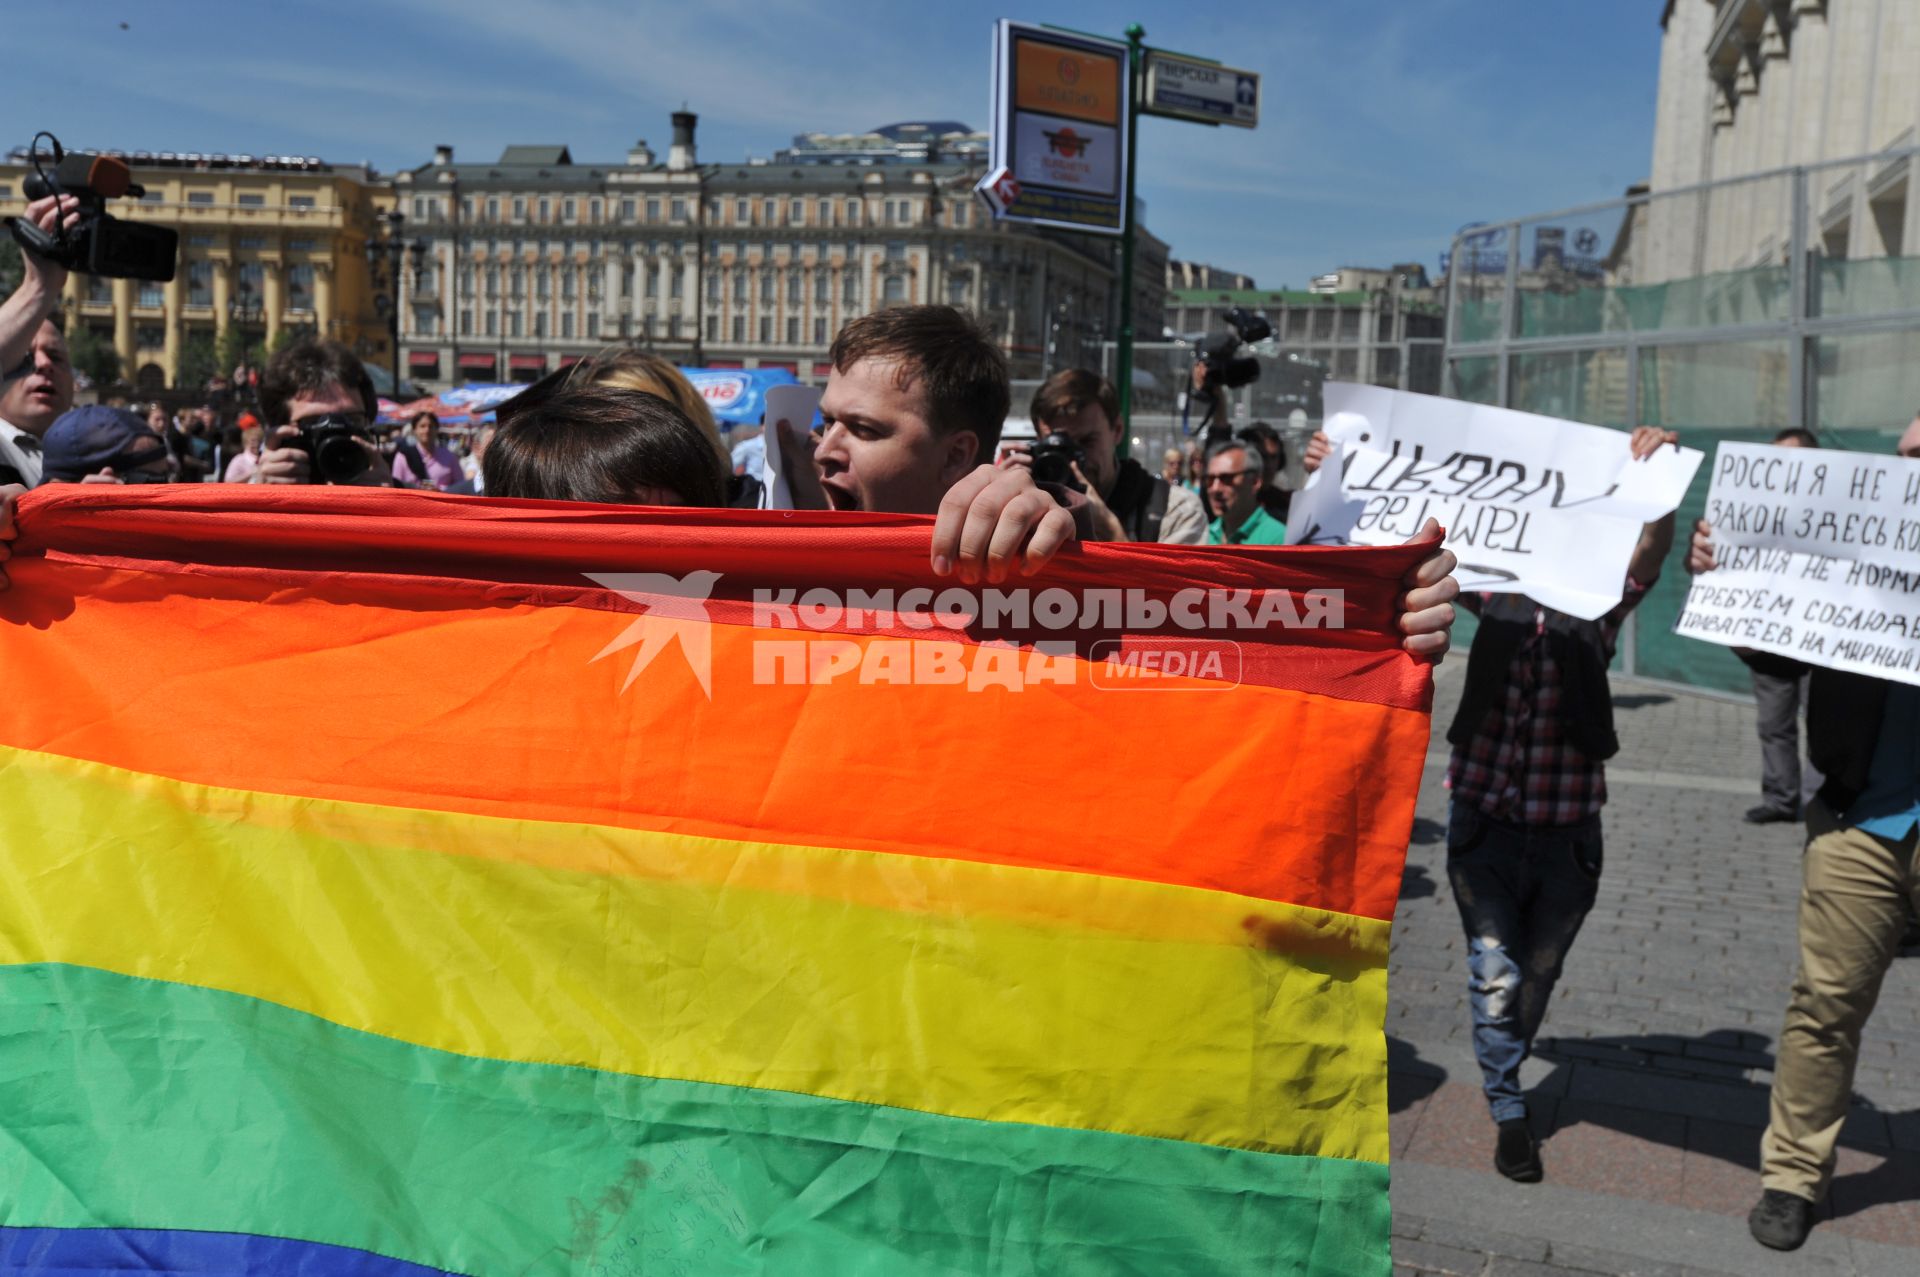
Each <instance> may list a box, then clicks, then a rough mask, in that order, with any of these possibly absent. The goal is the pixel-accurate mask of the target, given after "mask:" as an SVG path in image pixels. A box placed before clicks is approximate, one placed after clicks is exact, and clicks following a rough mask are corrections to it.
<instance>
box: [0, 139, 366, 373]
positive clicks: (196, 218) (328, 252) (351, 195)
mask: <svg viewBox="0 0 1920 1277" xmlns="http://www.w3.org/2000/svg"><path fill="white" fill-rule="evenodd" d="M122 158H124V159H125V160H126V161H127V163H128V164H129V165H130V166H131V167H132V169H133V177H134V180H135V181H136V182H139V183H140V184H141V185H142V186H144V187H145V188H146V195H145V197H144V198H143V199H141V200H139V201H133V200H117V201H115V202H114V205H113V206H112V210H111V211H112V212H113V214H114V215H115V216H118V217H126V218H129V219H131V220H135V221H141V222H151V223H154V224H157V225H161V226H167V227H171V228H172V229H174V230H176V231H178V232H179V234H180V256H179V261H178V264H177V269H176V271H175V274H174V277H173V281H172V282H171V283H166V284H158V283H150V282H146V281H140V280H128V279H105V278H97V277H94V276H89V275H82V274H80V273H78V272H75V273H73V274H72V275H70V276H69V277H68V280H67V289H66V299H65V308H66V310H67V313H68V316H69V320H68V322H69V330H70V331H71V328H72V326H74V325H80V326H84V327H86V328H89V329H92V330H93V331H94V332H95V333H96V334H97V335H98V336H99V337H101V338H102V339H103V340H105V341H106V342H108V343H110V344H111V345H112V346H113V348H114V350H115V351H116V352H117V353H118V355H119V357H120V362H121V365H122V367H123V369H124V372H125V375H126V377H127V379H128V380H130V381H132V382H133V383H134V384H135V385H136V386H138V387H139V388H140V389H141V390H144V391H149V392H151V391H156V390H160V389H162V388H164V387H171V386H174V385H176V384H177V380H178V376H179V373H180V366H181V355H182V351H183V349H184V348H185V347H186V346H187V344H188V343H189V342H197V343H199V344H201V345H202V348H203V349H204V347H205V346H208V345H211V344H212V343H213V341H214V340H215V339H216V337H217V335H218V334H219V333H220V332H221V331H222V330H224V329H226V328H227V327H228V326H230V325H231V326H237V327H238V329H239V330H240V332H241V333H242V334H243V335H244V337H245V346H246V348H247V349H248V350H249V351H250V352H252V354H253V357H254V358H256V359H257V358H258V357H259V356H258V352H260V351H261V350H263V349H264V348H265V347H267V346H269V345H271V344H272V343H273V342H275V341H277V340H278V339H279V338H280V336H281V333H282V330H283V329H288V328H294V329H300V330H308V331H317V332H319V333H322V334H324V335H326V336H330V337H335V338H338V339H339V340H342V341H345V342H346V343H348V344H349V345H352V346H355V347H356V348H359V349H361V350H362V351H363V353H368V354H371V353H374V352H375V351H377V350H378V349H380V348H382V347H383V345H384V340H385V334H384V331H383V328H382V325H381V322H380V320H379V317H378V315H377V313H376V311H375V308H374V304H373V291H372V287H371V282H370V279H369V274H368V269H367V262H366V257H365V247H366V242H367V237H368V235H369V233H370V232H371V230H372V228H373V225H374V220H375V218H376V216H377V214H378V213H379V211H380V209H381V207H382V206H383V202H384V200H385V198H386V184H385V183H384V182H381V181H380V180H378V179H377V178H376V177H375V176H374V174H373V173H372V172H370V171H369V170H367V169H365V168H363V167H360V166H358V165H346V164H331V163H328V162H326V161H324V160H318V159H312V158H304V157H297V156H250V155H200V154H175V153H172V152H166V153H158V154H156V153H148V152H135V153H133V154H127V155H124V156H123V157H122ZM32 171H33V165H32V163H31V160H30V157H29V155H28V154H27V152H26V151H25V150H18V151H15V152H13V153H12V154H11V155H9V156H8V157H7V160H6V162H5V163H3V164H0V215H15V214H19V213H23V212H25V211H26V204H27V201H26V195H25V192H24V190H23V189H22V188H23V184H24V182H25V180H26V178H27V175H28V174H30V173H31V172H32ZM223 371H230V370H223Z"/></svg>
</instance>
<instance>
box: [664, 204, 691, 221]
mask: <svg viewBox="0 0 1920 1277" xmlns="http://www.w3.org/2000/svg"><path fill="white" fill-rule="evenodd" d="M668 212H669V213H670V214H672V217H673V220H674V221H676V222H684V221H686V220H687V202H686V201H685V200H675V201H673V204H672V206H671V207H670V208H669V209H668Z"/></svg>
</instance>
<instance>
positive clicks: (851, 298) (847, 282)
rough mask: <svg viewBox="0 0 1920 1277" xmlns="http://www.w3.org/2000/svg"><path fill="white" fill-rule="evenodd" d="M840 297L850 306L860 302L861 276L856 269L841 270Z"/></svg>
mask: <svg viewBox="0 0 1920 1277" xmlns="http://www.w3.org/2000/svg"><path fill="white" fill-rule="evenodd" d="M840 280H841V289H840V297H841V300H842V301H844V302H845V303H846V304H847V305H849V306H858V305H859V304H860V276H859V273H858V272H856V271H850V270H848V271H842V272H840Z"/></svg>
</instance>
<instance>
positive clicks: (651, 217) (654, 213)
mask: <svg viewBox="0 0 1920 1277" xmlns="http://www.w3.org/2000/svg"><path fill="white" fill-rule="evenodd" d="M647 220H648V221H649V222H657V221H659V220H660V201H659V200H648V201H647Z"/></svg>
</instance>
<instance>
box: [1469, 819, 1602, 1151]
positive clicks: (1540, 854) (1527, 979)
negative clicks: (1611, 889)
mask: <svg viewBox="0 0 1920 1277" xmlns="http://www.w3.org/2000/svg"><path fill="white" fill-rule="evenodd" d="M1447 878H1448V880H1449V881H1450V882H1452V884H1453V899H1454V903H1455V904H1457V905H1459V906H1460V923H1461V925H1462V926H1463V927H1464V928H1466V933H1467V991H1468V1000H1469V1002H1470V1004H1471V1005H1472V1007H1473V1054H1474V1058H1475V1059H1477V1060H1479V1062H1480V1072H1481V1075H1482V1077H1483V1078H1484V1082H1485V1086H1486V1092H1487V1105H1488V1107H1489V1108H1491V1109H1492V1110H1493V1120H1494V1121H1496V1122H1504V1121H1507V1120H1509V1119H1511V1118H1516V1117H1525V1116H1526V1113H1527V1102H1526V1100H1525V1099H1524V1098H1523V1097H1522V1096H1521V1094H1520V1065H1521V1063H1522V1062H1523V1061H1525V1060H1526V1058H1527V1056H1528V1054H1529V1053H1530V1052H1531V1051H1532V1050H1533V1036H1534V1034H1536V1033H1538V1032H1539V1031H1540V1020H1541V1018H1542V1017H1543V1016H1545V1015H1546V1013H1547V999H1548V998H1549V997H1551V996H1552V995H1553V986H1554V984H1555V983H1556V982H1557V981H1558V980H1559V979H1560V968H1561V966H1562V964H1564V963H1565V962H1566V959H1567V950H1569V949H1571V948H1572V947H1573V938H1574V937H1575V936H1576V935H1578V934H1579V933H1580V924H1581V923H1582V922H1585V921H1586V918H1587V912H1588V910H1590V909H1592V908H1593V901H1594V897H1595V896H1596V895H1597V894H1598V893H1599V890H1600V817H1599V814H1598V813H1596V814H1594V815H1592V816H1589V817H1588V818H1587V819H1586V820H1583V821H1581V822H1580V823H1579V824H1576V825H1543V826H1538V827H1528V826H1525V825H1510V824H1507V823H1506V822H1505V821H1499V820H1494V819H1493V818H1492V817H1490V816H1487V815H1486V814H1485V813H1483V812H1481V811H1479V810H1478V809H1477V808H1475V807H1473V806H1471V805H1470V804H1467V803H1462V802H1459V801H1458V800H1456V801H1455V802H1454V803H1453V806H1452V808H1451V810H1450V811H1449V812H1448V816H1447Z"/></svg>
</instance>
